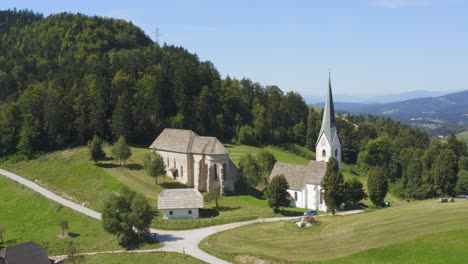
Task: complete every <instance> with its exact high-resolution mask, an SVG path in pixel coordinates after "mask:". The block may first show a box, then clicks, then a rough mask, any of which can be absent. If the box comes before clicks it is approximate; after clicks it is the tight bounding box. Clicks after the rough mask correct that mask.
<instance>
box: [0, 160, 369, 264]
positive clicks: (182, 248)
mask: <svg viewBox="0 0 468 264" xmlns="http://www.w3.org/2000/svg"><path fill="white" fill-rule="evenodd" d="M0 174H1V175H4V176H5V177H7V178H10V179H11V180H13V181H16V182H18V183H20V184H23V185H24V186H26V187H28V188H30V189H32V190H34V191H36V192H38V193H40V194H42V195H43V196H45V197H46V198H48V199H50V200H53V201H55V202H57V203H59V204H61V205H63V206H66V207H69V208H71V209H72V210H75V211H77V212H80V213H82V214H85V215H87V216H89V217H92V218H94V219H98V220H101V214H100V213H98V212H96V211H94V210H91V209H89V208H87V207H85V206H82V205H79V204H77V203H74V202H72V201H70V200H67V199H65V198H63V197H61V196H58V195H56V194H55V193H52V192H51V191H49V190H47V189H45V188H44V187H41V186H39V185H37V184H36V183H34V182H32V181H30V180H27V179H25V178H23V177H21V176H19V175H16V174H14V173H11V172H9V171H6V170H2V169H0ZM361 212H362V210H356V211H349V212H345V213H342V215H349V214H356V213H361ZM295 218H298V217H297V216H296V217H274V218H259V219H255V220H250V221H245V222H237V223H230V224H224V225H218V226H210V227H204V228H198V229H191V230H182V231H171V230H159V229H154V228H151V229H150V231H151V233H156V234H157V238H158V240H159V241H160V242H163V243H164V246H163V247H162V248H158V249H150V250H134V251H124V250H117V251H102V252H89V253H82V254H83V255H95V254H118V253H124V252H128V253H137V252H156V251H171V252H178V253H183V254H188V255H190V256H192V257H194V258H197V259H200V260H203V261H205V262H208V263H213V264H214V263H216V264H217V263H220V264H224V263H229V262H227V261H225V260H222V259H219V258H217V257H215V256H212V255H210V254H208V253H206V252H204V251H202V250H201V249H199V248H198V244H199V243H200V241H202V240H203V239H204V238H206V237H208V236H210V235H213V234H215V233H217V232H222V231H225V230H229V229H233V228H236V227H240V226H244V225H250V224H254V223H263V222H277V221H283V220H291V219H295Z"/></svg>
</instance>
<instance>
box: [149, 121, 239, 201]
mask: <svg viewBox="0 0 468 264" xmlns="http://www.w3.org/2000/svg"><path fill="white" fill-rule="evenodd" d="M149 148H150V149H152V150H154V151H157V152H158V153H159V155H161V157H162V158H163V160H164V164H165V165H166V174H167V176H169V177H171V178H172V179H174V180H176V181H179V182H181V183H184V184H186V185H187V186H188V187H192V188H194V189H196V190H198V191H201V192H209V191H211V190H214V189H215V188H217V187H219V188H220V190H221V192H222V193H223V194H225V193H233V192H234V191H235V183H236V181H237V175H238V171H237V168H236V166H235V165H234V164H233V163H232V162H231V160H230V159H229V152H228V151H227V149H226V148H225V147H224V145H223V144H222V143H221V142H219V140H218V139H217V138H215V137H203V136H199V135H197V134H196V133H195V132H193V131H191V130H184V129H172V128H166V129H164V130H163V131H162V132H161V134H160V135H159V136H158V137H157V138H156V140H155V141H154V142H153V144H151V146H150V147H149Z"/></svg>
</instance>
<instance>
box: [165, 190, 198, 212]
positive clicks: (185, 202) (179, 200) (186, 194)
mask: <svg viewBox="0 0 468 264" xmlns="http://www.w3.org/2000/svg"><path fill="white" fill-rule="evenodd" d="M200 208H203V195H202V194H201V193H200V192H199V191H197V190H196V189H192V188H187V189H167V190H164V191H162V192H161V193H160V194H159V196H158V209H159V210H162V211H163V214H164V215H163V218H164V219H173V218H198V217H199V212H198V209H200Z"/></svg>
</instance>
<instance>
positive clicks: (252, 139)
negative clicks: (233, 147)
mask: <svg viewBox="0 0 468 264" xmlns="http://www.w3.org/2000/svg"><path fill="white" fill-rule="evenodd" d="M236 141H237V143H238V144H246V145H251V146H256V145H257V144H258V140H257V135H256V134H255V131H254V129H253V128H252V127H251V126H249V125H245V126H242V127H241V128H240V129H239V132H238V133H237V140H236Z"/></svg>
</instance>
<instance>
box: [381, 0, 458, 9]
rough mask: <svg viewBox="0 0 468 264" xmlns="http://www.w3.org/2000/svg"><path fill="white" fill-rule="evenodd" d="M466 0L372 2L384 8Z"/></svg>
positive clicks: (387, 0) (391, 0)
mask: <svg viewBox="0 0 468 264" xmlns="http://www.w3.org/2000/svg"><path fill="white" fill-rule="evenodd" d="M464 2H465V0H373V1H372V4H374V5H376V6H378V7H383V8H400V7H418V6H429V5H441V4H445V5H446V4H462V3H464Z"/></svg>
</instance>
